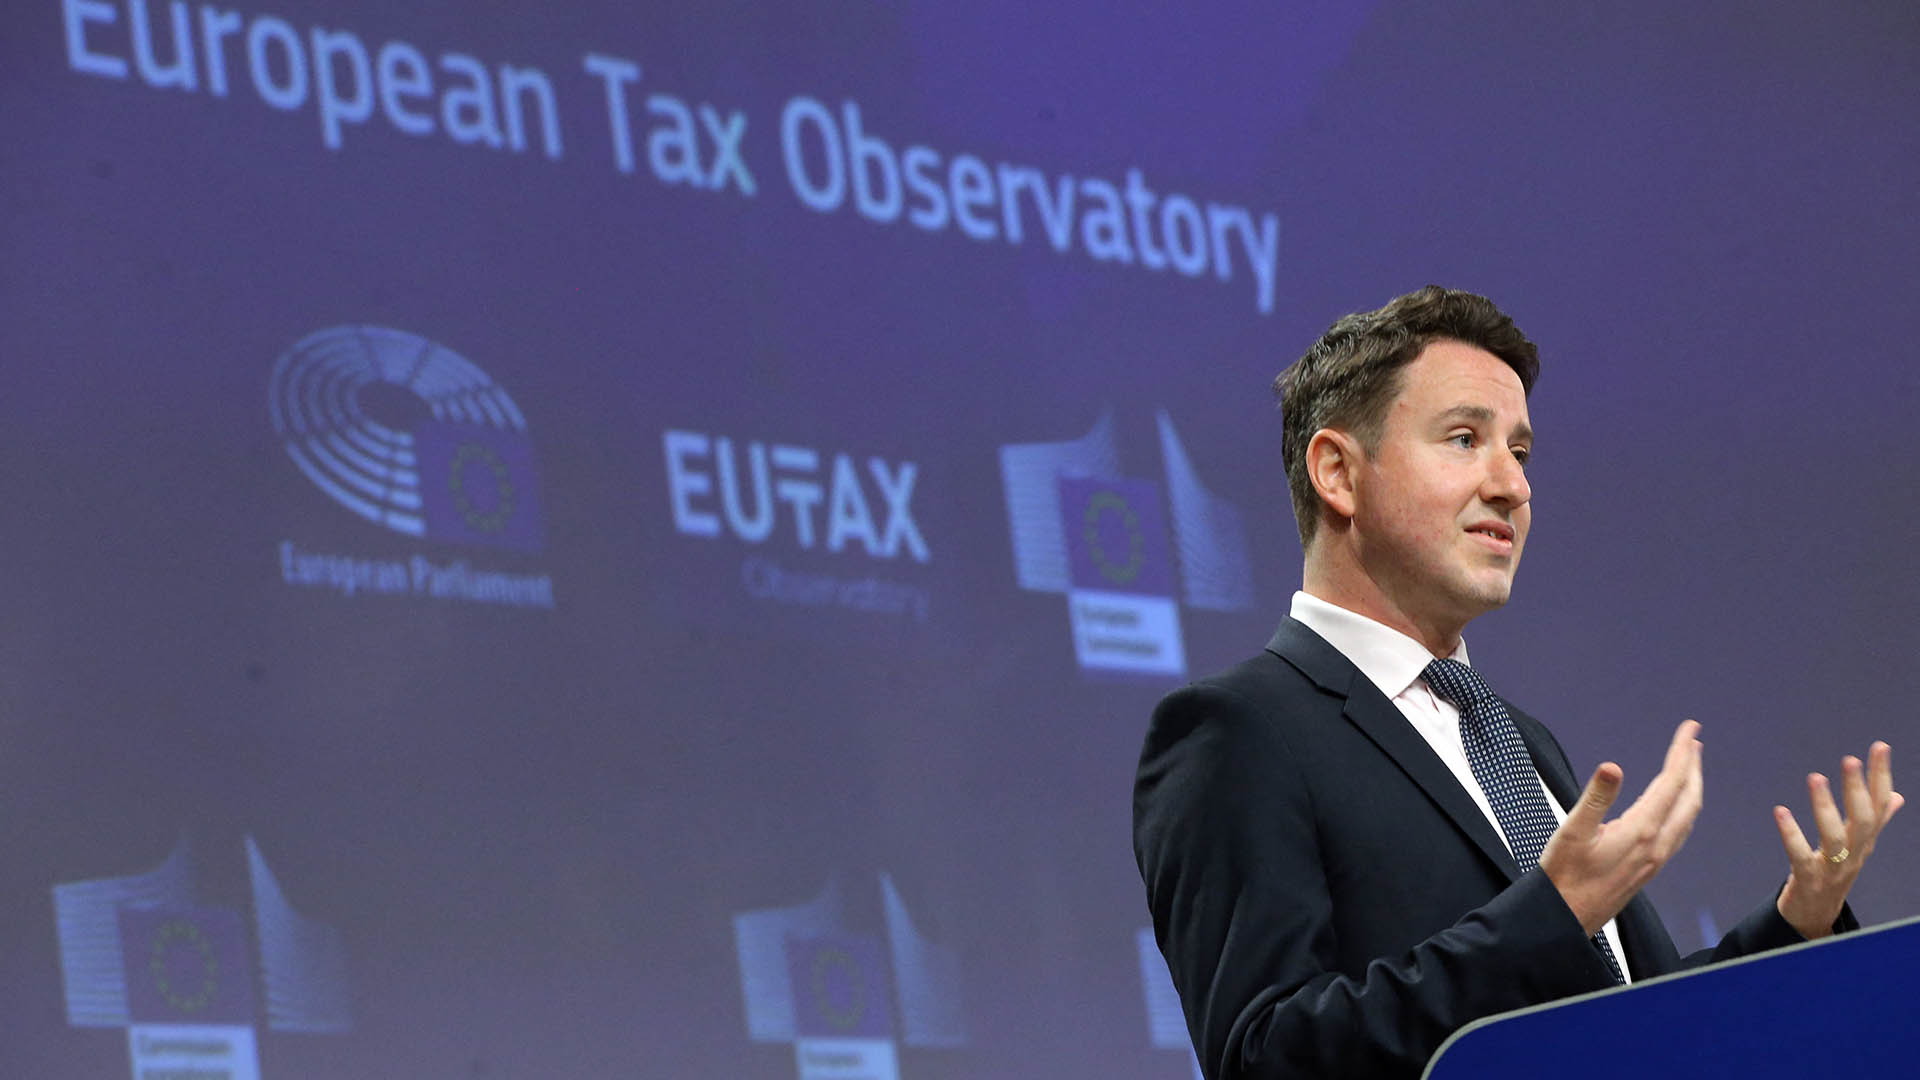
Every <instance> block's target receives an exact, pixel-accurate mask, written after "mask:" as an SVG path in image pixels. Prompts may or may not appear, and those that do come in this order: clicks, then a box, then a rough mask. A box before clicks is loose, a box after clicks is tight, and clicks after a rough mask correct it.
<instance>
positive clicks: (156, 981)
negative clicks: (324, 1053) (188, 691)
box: [53, 837, 352, 1080]
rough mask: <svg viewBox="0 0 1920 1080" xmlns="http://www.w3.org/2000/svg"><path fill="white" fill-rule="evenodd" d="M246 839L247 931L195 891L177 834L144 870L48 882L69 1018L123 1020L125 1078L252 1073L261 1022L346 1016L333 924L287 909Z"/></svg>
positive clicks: (310, 1025) (342, 961) (241, 1078)
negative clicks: (128, 1074) (169, 848)
mask: <svg viewBox="0 0 1920 1080" xmlns="http://www.w3.org/2000/svg"><path fill="white" fill-rule="evenodd" d="M245 844H246V854H247V869H248V879H249V882H250V883H251V886H252V894H253V897H252V900H253V902H252V909H253V911H252V914H253V925H252V927H251V930H252V933H251V935H250V934H249V933H248V931H249V927H248V925H247V920H246V919H245V918H244V917H243V916H242V914H241V913H240V912H239V911H236V910H234V909H232V908H225V907H220V906H217V905H212V904H207V903H204V902H203V901H202V899H201V898H200V897H199V895H198V890H197V888H196V885H195V877H196V875H195V873H194V866H193V857H192V852H191V850H190V849H189V848H188V846H187V844H186V842H185V841H184V840H182V841H181V842H180V843H179V844H178V845H177V846H176V847H175V848H174V850H173V853H172V854H171V855H169V856H168V857H167V859H166V861H165V862H163V863H161V864H160V866H159V867H157V868H155V869H154V870H151V871H149V872H147V873H144V874H135V875H133V876H130V877H118V878H98V879H95V880H91V881H74V882H68V883H66V884H62V885H55V886H54V887H53V907H54V921H55V929H56V933H57V934H58V937H59V942H60V972H61V976H62V979H63V982H64V984H65V990H66V1004H67V1023H68V1024H69V1025H70V1026H72V1027H105V1028H124V1029H125V1030H126V1032H127V1051H128V1055H129V1058H130V1061H131V1066H132V1070H133V1071H132V1075H133V1077H134V1078H135V1080H141V1078H144V1077H157V1076H209V1077H211V1076H219V1077H224V1078H227V1080H258V1078H259V1076H260V1063H259V1050H258V1047H257V1045H256V1038H255V1036H256V1032H257V1030H258V1029H259V1027H260V1026H261V1025H262V1024H263V1023H264V1026H265V1027H266V1028H267V1029H268V1030H272V1031H290V1032H314V1033H337V1032H345V1031H348V1030H350V1029H351V1027H352V1015H351V1012H350V1009H349V1006H348V1001H347V978H346V947H345V944H344V942H343V941H342V939H341V936H340V932H339V931H338V930H337V929H335V928H334V927H331V926H327V925H325V924H322V923H317V922H314V921H312V920H310V919H307V918H305V917H304V916H302V915H300V914H298V913H297V912H295V911H294V910H293V908H292V906H291V905H290V904H288V902H287V899H286V897H285V896H284V895H283V894H282V892H281V891H280V884H279V882H278V880H277V879H276V878H275V877H274V874H273V871H272V870H271V869H270V868H269V867H268V866H267V861H266V858H265V856H263V855H262V854H261V852H260V848H259V846H258V845H256V844H255V843H254V841H253V838H252V837H247V838H246V841H245ZM256 959H257V961H258V969H257V970H258V979H259V982H258V984H257V985H256V982H255V977H256V975H255V972H256V968H255V960H256ZM256 990H258V991H261V992H262V993H261V994H260V995H259V996H258V997H256Z"/></svg>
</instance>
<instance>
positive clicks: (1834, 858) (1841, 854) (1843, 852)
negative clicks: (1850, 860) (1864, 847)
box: [1827, 844, 1853, 866]
mask: <svg viewBox="0 0 1920 1080" xmlns="http://www.w3.org/2000/svg"><path fill="white" fill-rule="evenodd" d="M1851 854H1853V851H1852V849H1850V848H1848V847H1847V846H1846V845H1845V844H1842V845H1840V850H1839V851H1836V852H1834V853H1833V854H1831V855H1828V856H1827V861H1828V862H1830V863H1832V864H1833V865H1835V866H1839V865H1840V864H1841V863H1843V862H1846V861H1847V856H1849V855H1851Z"/></svg>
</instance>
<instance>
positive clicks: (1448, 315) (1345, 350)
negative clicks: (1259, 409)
mask: <svg viewBox="0 0 1920 1080" xmlns="http://www.w3.org/2000/svg"><path fill="white" fill-rule="evenodd" d="M1435 341H1458V342H1461V343H1462V344H1466V345H1472V346H1475V347H1476V348H1481V349H1485V350H1486V351H1488V352H1490V353H1492V354H1493V355H1495V356H1497V357H1499V358H1500V359H1501V360H1502V361H1504V362H1505V363H1506V365H1507V366H1508V367H1510V368H1512V369H1513V371H1514V374H1516V375H1518V376H1520V386H1521V389H1522V390H1523V391H1524V392H1525V393H1527V394H1531V393H1533V383H1534V380H1535V379H1537V378H1538V377H1539V375H1540V351H1539V350H1538V349H1536V348H1535V347H1534V344H1533V342H1531V341H1528V340H1527V336H1526V335H1525V334H1523V333H1521V332H1520V328H1519V327H1517V326H1515V325H1513V320H1512V319H1510V318H1508V317H1507V316H1506V315H1505V314H1504V313H1503V312H1501V310H1500V309H1499V308H1497V307H1494V306H1493V301H1491V300H1488V299H1487V298H1486V297H1484V296H1478V295H1475V294H1474V293H1470V292H1462V291H1460V290H1458V289H1443V288H1441V287H1440V286H1438V285H1429V286H1427V287H1426V288H1424V289H1421V290H1419V291H1418V292H1410V293H1408V294H1406V295H1405V296H1398V297H1395V298H1394V299H1392V300H1390V301H1388V302H1387V305H1386V306H1385V307H1382V308H1380V309H1379V310H1378V311H1362V312H1358V313H1356V314H1353V315H1348V316H1346V317H1345V318H1343V319H1341V320H1340V321H1338V322H1336V323H1334V324H1333V325H1332V326H1331V327H1329V328H1328V329H1327V332H1326V333H1325V334H1322V335H1321V336H1320V340H1319V341H1316V342H1314V343H1313V347H1312V348H1310V349H1308V350H1307V353H1306V355H1305V356H1302V357H1301V358H1300V359H1299V360H1297V361H1295V362H1294V364H1293V366H1292V367H1289V368H1288V369H1287V370H1285V371H1283V372H1281V373H1280V377H1279V378H1277V379H1275V380H1274V381H1273V389H1274V392H1275V393H1276V394H1278V395H1279V396H1280V460H1281V462H1282V463H1283V464H1285V466H1286V469H1287V488H1288V491H1289V493H1290V494H1291V496H1292V498H1293V516H1294V519H1295V521H1297V522H1298V523H1299V525H1300V546H1301V548H1302V549H1304V548H1306V547H1307V545H1309V544H1311V543H1312V542H1313V534H1314V530H1315V528H1316V527H1317V526H1318V524H1319V521H1320V496H1319V494H1318V493H1317V492H1315V491H1314V490H1313V481H1312V480H1311V479H1309V478H1308V476H1307V443H1309V442H1311V441H1312V440H1313V435H1314V432H1317V431H1319V430H1321V429H1322V428H1338V429H1340V430H1342V431H1347V432H1350V433H1352V435H1353V436H1354V437H1355V438H1357V439H1359V440H1360V445H1361V446H1362V447H1364V448H1365V449H1366V451H1367V453H1369V454H1371V453H1373V452H1375V451H1376V450H1378V449H1379V447H1380V436H1381V433H1382V431H1383V429H1384V428H1385V426H1386V418H1387V407H1388V406H1389V405H1391V404H1393V399H1394V398H1395V397H1397V396H1399V393H1400V372H1401V369H1403V368H1405V367H1406V366H1407V365H1408V364H1411V363H1413V361H1414V360H1415V358H1417V357H1418V356H1419V355H1420V353H1421V351H1422V350H1423V349H1425V348H1426V347H1427V346H1428V345H1430V344H1432V343H1433V342H1435Z"/></svg>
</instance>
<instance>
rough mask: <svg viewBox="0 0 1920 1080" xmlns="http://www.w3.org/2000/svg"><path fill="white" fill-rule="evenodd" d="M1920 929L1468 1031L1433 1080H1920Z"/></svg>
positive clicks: (1459, 1035) (1613, 993)
mask: <svg viewBox="0 0 1920 1080" xmlns="http://www.w3.org/2000/svg"><path fill="white" fill-rule="evenodd" d="M1916 991H1920V918H1915V919H1908V920H1906V921H1904V922H1897V923H1891V924H1888V925H1886V926H1882V927H1877V928H1874V929H1871V930H1859V931H1855V932H1854V933H1851V934H1842V935H1839V936H1837V937H1831V938H1826V939H1824V940H1821V941H1812V942H1808V943H1806V944H1804V945H1796V946H1793V947H1792V948H1787V949H1780V950H1778V951H1775V952H1770V953H1766V954H1764V955H1761V956H1755V957H1749V958H1747V959H1744V960H1736V961H1733V962H1731V963H1726V964H1719V965H1716V966H1713V967H1709V968H1706V969H1704V970H1701V971H1693V972H1688V973H1685V974H1681V975H1668V976H1664V977H1662V978H1658V979H1649V980H1647V981H1646V982H1644V983H1635V984H1634V985H1632V986H1627V987H1621V988H1619V989H1617V990H1605V991H1601V992H1599V993H1594V994H1586V995H1583V996H1581V997H1577V998H1568V999H1567V1000H1565V1001H1558V1002H1554V1003H1553V1004H1551V1005H1542V1006H1539V1007H1536V1008H1532V1009H1522V1010H1520V1011H1518V1012H1510V1013H1503V1014H1501V1015H1499V1016H1490V1017H1487V1018H1486V1019H1484V1020H1479V1021H1476V1022H1474V1023H1472V1024H1468V1025H1467V1026H1466V1027H1463V1028H1461V1029H1460V1030H1459V1031H1457V1032H1455V1033H1454V1035H1453V1037H1452V1038H1450V1039H1448V1040H1447V1041H1446V1042H1445V1043H1444V1044H1442V1045H1441V1047H1440V1050H1439V1052H1437V1053H1435V1054H1434V1056H1433V1061H1432V1062H1431V1063H1429V1064H1428V1065H1427V1072H1426V1076H1427V1077H1428V1080H1469V1078H1471V1080H1499V1078H1501V1077H1516V1078H1518V1077H1532V1078H1540V1077H1550V1078H1551V1080H1585V1078H1587V1077H1593V1078H1595V1080H1599V1078H1605V1080H1622V1078H1623V1077H1631V1078H1633V1080H1657V1078H1661V1077H1687V1078H1690V1080H1691V1078H1697V1077H1720V1076H1727V1077H1736V1076H1737V1077H1742V1078H1743V1080H1768V1078H1772V1077H1781V1078H1791V1080H1812V1078H1815V1077H1828V1076H1834V1077H1860V1078H1863V1080H1864V1078H1869V1077H1871V1078H1874V1080H1880V1078H1887V1077H1896V1076H1902V1077H1904V1076H1920V1030H1917V1029H1920V992H1916Z"/></svg>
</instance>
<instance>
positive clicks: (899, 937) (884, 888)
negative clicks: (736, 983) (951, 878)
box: [733, 872, 967, 1080]
mask: <svg viewBox="0 0 1920 1080" xmlns="http://www.w3.org/2000/svg"><path fill="white" fill-rule="evenodd" d="M879 879H880V880H879V884H880V904H881V911H882V921H883V922H884V924H885V925H884V931H885V933H884V936H883V935H882V934H877V933H862V932H859V931H858V930H856V929H854V927H853V923H854V922H855V920H854V918H853V915H852V912H851V907H852V905H850V904H849V903H848V899H847V897H845V896H844V895H842V892H841V889H840V884H839V882H838V880H837V879H836V880H830V881H829V882H828V883H827V885H826V887H825V888H823V889H822V890H821V891H820V892H819V894H818V895H816V896H814V897H813V898H812V899H811V900H808V901H805V902H803V903H800V904H796V905H794V906H792V907H772V908H760V909H757V910H754V911H743V912H740V913H739V914H736V915H735V916H734V917H733V938H734V949H735V951H736V953H737V954H738V956H739V961H740V990H741V994H742V996H743V997H744V999H745V1003H746V1012H747V1036H748V1037H749V1038H751V1039H752V1040H754V1041H755V1042H772V1043H791V1044H793V1052H794V1064H795V1068H796V1075H797V1076H798V1077H799V1080H853V1078H856V1077H857V1078H860V1080H898V1078H899V1076H900V1065H899V1055H898V1050H897V1047H898V1046H901V1045H905V1046H909V1047H933V1048H951V1047H958V1046H964V1045H965V1044H966V1041H967V1034H966V1024H965V1021H964V1019H963V1017H962V1014H961V1007H960V965H959V958H958V957H957V956H956V955H955V954H954V953H953V951H952V950H951V949H949V948H947V947H946V946H943V945H938V944H935V943H934V942H932V941H929V940H927V938H925V937H924V936H922V935H921V933H920V932H919V931H918V930H916V929H915V927H914V923H913V918H912V916H911V915H910V914H909V913H908V912H907V906H906V902H905V900H904V899H903V898H902V897H901V895H900V893H899V890H897V889H896V888H895V887H894V884H893V879H892V877H890V876H889V875H888V874H886V873H884V872H883V873H881V874H880V875H879Z"/></svg>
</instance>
